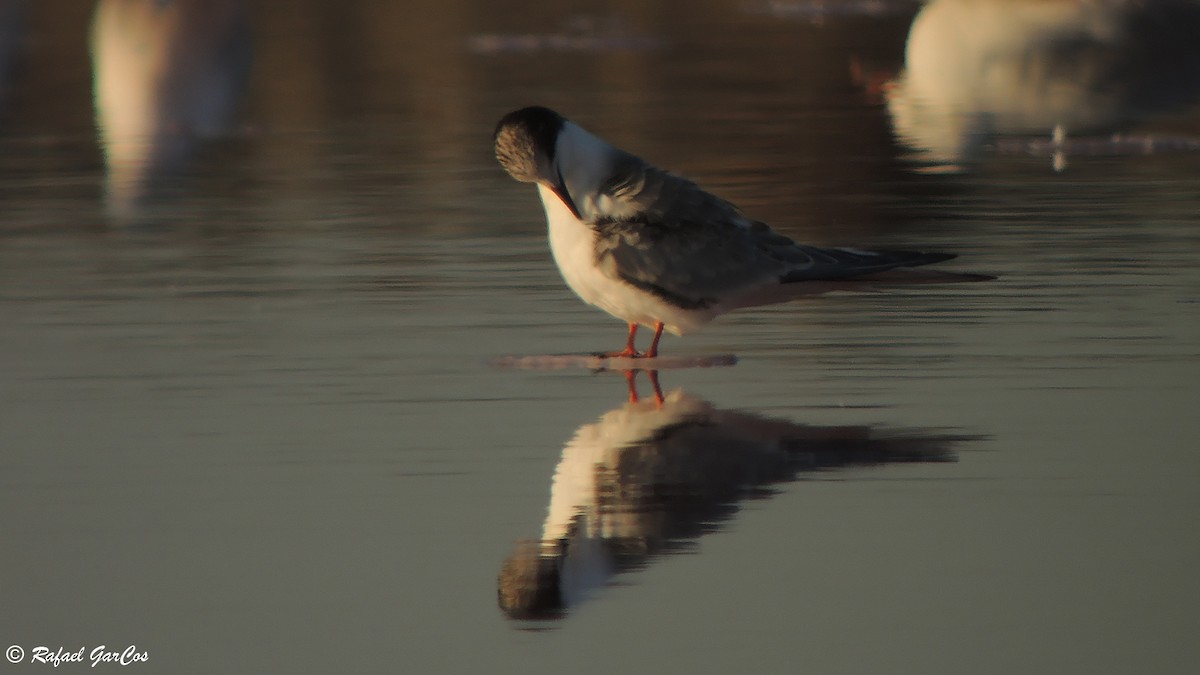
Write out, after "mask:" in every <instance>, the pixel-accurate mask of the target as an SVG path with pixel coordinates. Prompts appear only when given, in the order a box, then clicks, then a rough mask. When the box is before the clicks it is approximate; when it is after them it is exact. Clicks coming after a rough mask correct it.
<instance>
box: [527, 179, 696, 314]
mask: <svg viewBox="0 0 1200 675" xmlns="http://www.w3.org/2000/svg"><path fill="white" fill-rule="evenodd" d="M538 194H539V195H540V196H541V198H542V205H543V206H544V207H545V209H546V220H547V223H548V225H549V230H550V250H551V252H553V254H554V262H556V263H558V269H559V271H560V272H562V275H563V279H564V280H565V281H566V282H567V285H568V286H570V287H571V290H573V291H575V293H576V294H577V295H578V296H579V297H580V298H582V299H583V301H584V302H586V303H588V304H590V305H595V306H596V307H599V308H600V309H603V310H604V311H606V312H608V313H609V314H612V315H613V316H615V317H617V318H618V319H621V320H623V321H626V322H629V323H636V324H640V325H643V326H646V327H649V328H653V327H654V324H655V323H656V322H658V321H662V322H663V324H664V325H665V327H666V329H667V330H668V331H670V332H671V333H674V334H675V335H682V334H683V333H685V332H688V331H693V330H696V329H698V328H700V327H701V326H703V325H704V324H706V323H708V322H709V321H711V320H712V318H713V314H712V313H710V312H708V311H696V310H684V309H680V308H678V307H675V306H673V305H670V304H668V303H666V302H663V301H662V300H660V299H658V298H657V297H655V296H654V295H652V294H650V293H646V292H645V291H642V290H639V289H637V288H634V287H633V286H631V285H629V284H627V283H625V282H623V281H621V280H620V279H614V278H613V277H611V276H609V275H607V274H605V273H604V272H603V271H601V269H600V267H599V266H598V265H597V264H596V253H595V233H594V232H593V230H592V228H591V227H589V226H588V225H587V224H586V223H584V222H582V221H580V220H579V219H578V218H576V217H575V214H573V213H571V211H570V209H568V208H567V207H566V205H565V204H563V202H562V200H561V199H559V198H558V195H556V194H554V191H553V190H551V189H550V188H548V187H546V186H544V185H540V184H539V185H538Z"/></svg>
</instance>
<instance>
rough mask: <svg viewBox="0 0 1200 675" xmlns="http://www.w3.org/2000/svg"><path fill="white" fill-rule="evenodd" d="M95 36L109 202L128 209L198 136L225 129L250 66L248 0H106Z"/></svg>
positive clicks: (180, 162) (179, 163)
mask: <svg viewBox="0 0 1200 675" xmlns="http://www.w3.org/2000/svg"><path fill="white" fill-rule="evenodd" d="M91 46H92V64H93V68H94V71H95V97H96V124H97V127H98V128H99V131H100V137H101V143H102V145H103V149H104V158H105V162H106V163H107V166H108V198H109V205H110V208H111V209H112V210H113V211H114V212H116V213H118V214H127V213H128V212H130V211H136V209H137V207H138V206H140V205H141V202H142V201H143V200H144V199H145V198H146V197H148V196H149V195H150V194H151V193H152V192H153V190H154V188H155V187H156V181H158V180H160V179H161V178H163V177H164V176H167V175H170V174H172V173H174V172H176V171H179V170H180V169H182V168H183V166H184V164H186V162H187V161H188V160H189V159H190V157H191V154H192V153H193V151H194V150H195V146H196V144H197V142H198V141H199V140H201V139H206V138H212V137H215V136H219V135H221V134H223V133H225V132H227V131H228V127H229V124H230V121H231V117H232V114H233V110H234V108H235V106H236V104H237V102H238V99H239V98H240V97H241V94H242V91H243V89H244V85H245V81H246V78H247V76H248V74H249V68H250V28H249V18H248V14H247V11H246V8H245V6H244V4H243V2H241V0H101V1H100V3H99V4H98V5H97V7H96V13H95V17H94V20H93V24H92V45H91Z"/></svg>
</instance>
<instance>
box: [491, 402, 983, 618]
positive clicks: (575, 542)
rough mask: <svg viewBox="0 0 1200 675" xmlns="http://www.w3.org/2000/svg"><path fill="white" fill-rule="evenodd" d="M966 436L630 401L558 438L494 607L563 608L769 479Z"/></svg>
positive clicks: (524, 614)
mask: <svg viewBox="0 0 1200 675" xmlns="http://www.w3.org/2000/svg"><path fill="white" fill-rule="evenodd" d="M631 386H632V380H631ZM655 389H656V390H657V386H655ZM631 391H632V390H631ZM965 440H970V437H967V436H961V435H957V436H956V435H951V434H943V433H932V432H930V431H928V430H921V429H886V428H879V427H874V426H869V425H854V426H813V425H806V424H798V423H795V422H790V421H788V420H783V419H777V418H769V417H764V416H761V415H756V414H754V413H747V412H740V411H734V410H722V409H719V408H716V407H714V406H713V405H712V404H711V403H709V402H708V401H705V400H703V399H700V398H697V397H695V396H692V395H690V394H687V393H684V392H683V391H681V390H674V391H672V392H670V393H669V394H667V395H666V396H664V397H663V398H662V400H661V402H660V401H658V400H651V399H642V400H636V399H635V400H631V401H629V402H627V403H625V404H623V405H621V406H620V407H617V408H615V409H613V410H611V411H609V412H607V413H605V414H604V415H603V416H601V417H600V419H599V420H597V421H595V422H589V423H587V424H584V425H582V426H581V427H579V429H578V430H577V431H576V432H575V435H574V437H573V438H572V439H571V440H570V441H569V442H568V443H567V444H566V446H565V447H564V448H563V452H562V459H561V460H560V461H559V463H558V466H557V468H556V469H555V472H554V477H553V480H552V482H551V488H550V504H549V507H548V512H547V516H546V519H545V522H544V523H543V525H542V533H541V537H540V538H538V539H533V540H523V541H518V542H517V544H516V546H515V550H514V552H513V553H512V554H511V555H510V556H509V557H508V558H507V559H506V560H505V561H504V563H503V566H502V568H501V570H500V574H499V578H498V602H499V606H500V609H501V610H502V611H503V612H504V613H505V614H506V615H507V616H508V617H509V618H512V619H523V620H552V619H560V618H563V617H565V616H566V614H567V612H568V610H569V609H571V608H573V607H576V606H578V605H579V604H580V603H582V602H585V601H586V600H588V599H589V598H590V597H591V596H592V595H594V593H595V592H596V591H598V590H599V589H601V588H603V587H605V586H606V585H607V584H608V583H609V581H610V579H611V578H612V577H613V576H614V575H616V574H619V573H621V572H625V571H630V570H634V569H638V568H641V567H644V566H646V565H647V564H649V563H650V562H651V561H652V559H653V558H654V557H656V556H659V555H663V554H669V553H673V552H680V551H685V550H687V549H688V548H689V547H690V546H691V545H692V544H693V543H694V540H695V539H697V538H699V537H700V536H701V535H704V534H707V533H709V532H713V531H715V530H717V529H718V528H719V527H720V526H721V523H722V522H723V521H726V520H728V519H730V518H731V517H732V516H733V515H734V514H735V513H736V512H737V511H738V508H739V503H740V502H741V501H742V500H745V499H754V498H762V497H765V496H769V495H771V494H773V488H772V486H773V485H775V484H780V483H785V482H789V481H794V480H797V479H798V478H799V476H800V475H801V474H804V473H809V472H817V471H827V470H831V469H838V468H846V467H864V466H878V465H883V464H893V463H913V462H953V461H956V456H955V454H954V451H953V447H954V445H955V444H956V443H958V442H961V441H965Z"/></svg>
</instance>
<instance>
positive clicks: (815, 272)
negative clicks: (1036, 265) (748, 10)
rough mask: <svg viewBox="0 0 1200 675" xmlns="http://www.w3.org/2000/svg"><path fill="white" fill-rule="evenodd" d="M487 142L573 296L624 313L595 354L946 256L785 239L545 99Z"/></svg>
mask: <svg viewBox="0 0 1200 675" xmlns="http://www.w3.org/2000/svg"><path fill="white" fill-rule="evenodd" d="M494 142H495V149H496V159H497V160H499V162H500V165H501V166H503V167H504V170H505V171H507V172H508V174H509V175H510V176H512V177H513V178H515V179H517V180H518V181H520V182H522V183H536V184H537V189H538V194H539V195H540V196H541V199H542V205H543V206H544V207H545V210H546V220H547V221H548V224H549V233H550V249H551V251H552V252H553V254H554V260H555V262H556V263H558V268H559V270H560V271H561V272H562V275H563V279H565V280H566V282H567V285H568V286H570V287H571V290H573V291H575V293H576V294H578V295H579V297H580V298H582V299H583V301H584V302H586V303H588V304H590V305H595V306H596V307H599V308H600V309H603V310H604V311H606V312H608V313H609V314H612V315H613V316H615V317H617V318H619V319H621V320H623V321H625V322H626V323H628V324H629V338H628V341H627V342H626V344H625V349H624V350H621V351H616V352H608V353H606V354H604V356H610V357H631V358H638V357H655V356H657V355H658V341H659V338H661V337H662V333H663V330H667V331H669V332H671V333H673V334H675V335H682V334H684V333H686V332H690V331H695V330H697V329H699V328H701V327H702V326H704V325H705V324H707V323H708V322H709V321H712V320H713V319H714V318H716V317H717V316H720V315H721V314H724V313H726V312H729V311H731V310H734V309H737V308H739V307H752V306H756V305H766V304H772V303H777V302H785V301H787V300H791V299H795V298H797V297H800V296H802V295H810V294H813V293H820V292H824V291H828V290H833V289H837V288H850V287H852V286H850V285H848V284H847V280H852V281H853V282H856V284H857V285H859V286H860V287H861V285H863V282H879V281H883V280H884V279H885V278H886V277H885V276H880V273H881V272H888V271H890V270H895V271H897V272H900V271H904V270H907V269H908V268H912V267H916V266H918V265H927V264H929V263H935V262H941V261H943V260H949V259H951V258H953V257H955V256H954V254H949V253H926V252H917V251H863V250H858V249H850V248H818V247H816V246H806V245H803V244H797V243H796V242H794V241H792V240H791V239H789V238H787V237H785V236H783V235H781V234H779V233H777V232H775V231H774V230H772V229H771V228H769V227H767V226H766V225H765V224H763V223H760V222H758V221H756V220H753V219H750V218H747V217H746V216H745V215H743V214H742V212H741V211H740V210H739V209H738V208H737V207H736V206H734V205H733V204H730V203H729V202H727V201H725V200H723V199H721V198H719V197H717V196H715V195H712V194H710V193H708V192H705V191H704V190H702V189H700V188H699V187H698V186H697V185H696V184H695V183H693V182H691V181H690V180H687V179H686V178H682V177H680V176H676V175H674V174H671V173H668V172H667V171H664V170H662V169H659V168H657V167H654V166H652V165H650V164H648V163H647V162H646V161H644V160H642V159H641V158H640V157H637V156H634V155H632V154H630V153H628V152H625V151H623V150H620V149H618V148H616V147H614V146H612V145H610V144H609V143H607V142H605V141H604V140H603V139H600V138H598V137H596V136H594V135H592V134H591V133H589V132H588V131H586V130H585V129H584V128H583V127H581V126H579V125H577V124H575V123H574V122H572V121H570V120H568V119H567V118H565V117H563V116H562V115H560V114H558V113H556V112H554V111H553V110H550V109H548V108H543V107H539V106H533V107H528V108H522V109H521V110H516V111H514V112H511V113H509V114H508V115H505V116H504V117H503V118H502V119H501V120H500V122H499V124H497V125H496V132H495V136H494ZM895 276H901V275H893V276H892V278H893V279H894V278H895ZM908 276H909V279H907V280H908V281H929V280H931V279H932V280H937V281H968V280H980V279H987V278H990V277H984V276H981V275H969V274H955V273H937V274H936V275H935V276H933V277H929V276H928V275H927V276H926V277H923V278H918V277H917V276H914V275H911V274H910V275H908ZM639 326H646V327H647V328H651V329H653V330H654V338H653V340H652V341H651V343H650V347H649V349H647V350H646V352H644V353H643V352H639V351H638V350H637V349H636V348H635V347H634V339H635V337H636V336H637V331H638V327H639Z"/></svg>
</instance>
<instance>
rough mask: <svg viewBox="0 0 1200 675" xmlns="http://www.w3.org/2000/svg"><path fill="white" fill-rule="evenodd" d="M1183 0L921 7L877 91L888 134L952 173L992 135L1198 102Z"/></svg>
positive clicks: (1072, 129) (959, 0) (1199, 65)
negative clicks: (893, 74)
mask: <svg viewBox="0 0 1200 675" xmlns="http://www.w3.org/2000/svg"><path fill="white" fill-rule="evenodd" d="M1198 35H1200V3H1197V2H1195V1H1194V0H1155V1H1154V2H1142V1H1139V0H1089V1H1087V2H1080V1H1079V0H932V1H931V2H929V3H928V4H927V5H925V6H924V7H923V8H922V9H921V11H920V12H919V13H918V14H917V16H916V18H915V19H914V20H913V23H912V27H911V28H910V30H909V35H908V44H907V48H906V52H905V71H904V72H903V74H902V75H901V76H900V77H899V78H897V79H896V80H895V82H894V83H893V86H892V87H891V88H890V90H889V91H888V107H889V110H890V112H891V115H892V121H893V125H894V128H895V130H896V133H897V135H898V136H899V137H900V138H901V140H903V141H904V143H905V144H907V145H909V146H911V147H913V148H914V149H916V150H917V151H918V158H921V159H925V160H928V161H930V162H931V163H932V164H933V165H934V166H935V167H936V166H939V165H940V166H941V167H942V168H957V164H958V163H959V162H962V161H968V160H970V159H972V158H973V157H974V156H975V154H976V153H977V152H978V150H979V149H980V148H981V147H982V146H983V145H984V144H985V143H987V142H990V140H991V139H992V138H993V137H994V136H995V135H997V134H1034V135H1038V136H1045V137H1050V135H1051V133H1052V132H1055V130H1056V129H1057V132H1056V133H1057V134H1058V135H1059V137H1060V138H1059V145H1060V146H1061V143H1062V138H1061V136H1062V134H1063V132H1064V130H1065V133H1066V134H1067V135H1071V134H1075V133H1085V134H1087V133H1100V132H1105V133H1107V132H1111V131H1114V130H1119V129H1121V128H1123V127H1124V126H1125V125H1127V124H1128V123H1130V122H1131V121H1135V120H1138V119H1142V118H1144V117H1146V116H1148V115H1151V114H1154V113H1158V112H1164V111H1167V110H1170V109H1173V108H1176V107H1179V106H1181V105H1185V104H1187V103H1189V102H1191V101H1194V100H1195V99H1196V98H1197V96H1198V95H1200V40H1197V36H1198Z"/></svg>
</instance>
